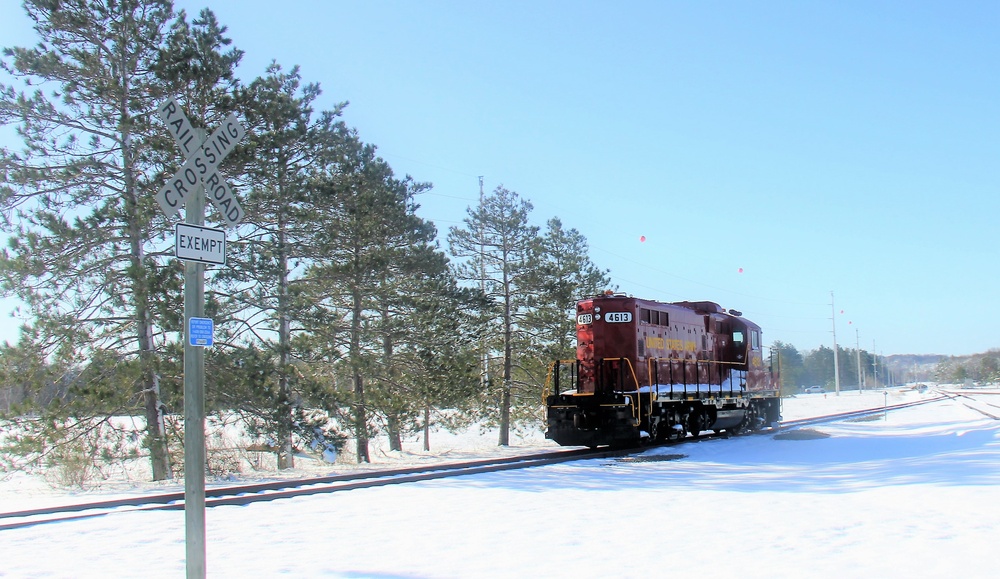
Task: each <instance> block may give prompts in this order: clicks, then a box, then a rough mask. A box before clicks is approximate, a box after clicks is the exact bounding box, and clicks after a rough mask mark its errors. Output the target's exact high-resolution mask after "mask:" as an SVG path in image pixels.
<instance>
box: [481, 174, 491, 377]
mask: <svg viewBox="0 0 1000 579" xmlns="http://www.w3.org/2000/svg"><path fill="white" fill-rule="evenodd" d="M485 201H486V196H485V195H484V193H483V176H482V175H480V176H479V211H480V213H481V215H482V217H485V216H486V214H485V206H484V203H485ZM484 235H485V231H484V230H483V220H482V219H480V220H479V289H480V290H481V291H482V292H483V295H486V248H485V246H484V240H483V236H484ZM489 385H490V350H489V344H488V342H487V340H486V338H485V337H484V338H483V372H482V378H481V379H480V387H481V388H482V389H483V392H486V390H487V388H489Z"/></svg>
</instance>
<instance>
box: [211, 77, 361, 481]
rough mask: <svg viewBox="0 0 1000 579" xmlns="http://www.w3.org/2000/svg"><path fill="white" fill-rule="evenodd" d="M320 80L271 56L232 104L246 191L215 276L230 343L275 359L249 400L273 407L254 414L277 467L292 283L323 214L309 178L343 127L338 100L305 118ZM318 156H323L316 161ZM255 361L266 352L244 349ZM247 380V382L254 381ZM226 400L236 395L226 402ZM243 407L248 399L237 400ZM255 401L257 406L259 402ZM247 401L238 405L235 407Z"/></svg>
mask: <svg viewBox="0 0 1000 579" xmlns="http://www.w3.org/2000/svg"><path fill="white" fill-rule="evenodd" d="M319 95H320V88H319V85H317V84H314V83H311V84H306V85H304V86H303V85H302V81H301V77H300V74H299V70H298V67H294V68H292V69H291V70H290V71H289V72H287V73H286V72H284V71H283V70H282V68H281V66H279V65H278V64H277V63H273V64H271V65H270V66H269V67H268V70H267V74H266V75H265V76H263V77H260V78H258V79H256V80H254V81H253V82H251V83H250V85H249V86H248V87H247V88H246V89H245V90H243V91H241V95H240V98H239V108H240V110H242V111H244V113H245V115H246V120H247V123H248V125H249V126H248V134H250V135H251V136H248V139H247V143H245V145H244V146H243V147H241V148H240V149H239V150H238V151H237V153H234V155H235V157H236V160H235V161H234V162H238V163H243V166H244V167H245V173H246V179H247V181H246V185H247V188H248V189H249V191H248V194H247V196H246V199H245V201H244V202H243V206H244V208H245V209H246V213H247V218H246V223H245V225H244V227H243V229H242V230H241V233H242V235H241V239H240V241H239V242H238V243H235V244H233V246H232V248H231V251H230V254H229V256H228V259H227V261H228V264H227V268H226V269H225V271H223V272H220V274H219V276H218V280H219V282H220V283H221V284H223V287H225V288H226V291H227V295H226V296H225V297H224V300H223V301H224V302H225V303H224V304H223V305H222V306H221V307H223V308H224V310H225V313H224V316H225V320H226V323H228V324H229V325H230V327H231V328H232V329H231V332H232V338H231V339H232V341H233V342H234V344H237V345H239V347H247V346H250V347H253V348H261V349H263V350H265V351H266V352H270V353H272V354H273V356H274V360H273V362H272V363H273V367H271V370H269V374H268V375H269V376H271V377H273V379H274V380H275V381H276V384H275V385H274V386H273V387H274V388H275V390H274V391H273V392H272V391H271V388H272V386H271V385H270V384H264V383H261V384H260V386H261V390H260V391H259V392H258V396H256V397H254V399H255V400H257V399H260V397H262V396H263V397H268V398H270V399H271V400H272V401H273V405H274V409H271V408H266V409H265V410H263V411H262V413H259V414H256V415H255V416H257V417H258V418H259V419H260V420H262V421H263V422H262V424H265V425H267V426H265V427H263V430H265V431H269V432H268V434H269V435H270V436H271V437H273V438H274V439H275V442H276V445H277V448H278V466H279V468H292V467H293V466H294V464H293V446H294V444H293V437H294V435H295V434H297V433H301V432H302V426H303V425H302V422H301V421H300V420H298V419H297V416H298V415H299V413H300V411H301V408H302V391H301V387H302V385H301V384H298V383H297V380H298V378H299V377H300V375H301V373H300V372H298V371H296V369H295V368H294V361H295V356H294V352H293V350H292V344H293V333H294V332H295V331H296V330H297V326H296V325H295V321H296V319H297V318H298V317H299V314H298V311H299V310H298V309H297V305H296V302H295V299H294V293H295V288H294V286H295V285H296V284H297V283H299V281H300V278H301V273H302V270H303V269H304V268H305V267H306V266H307V265H308V264H309V263H310V262H311V260H312V259H313V257H314V256H313V255H312V253H311V252H312V248H313V247H314V245H315V244H314V241H313V239H314V237H315V235H316V234H317V233H318V231H320V230H321V225H320V224H323V223H325V222H326V221H327V220H328V219H329V215H328V214H325V213H323V211H326V210H328V209H329V208H328V207H324V206H323V205H322V204H317V203H316V202H315V200H314V199H312V198H311V195H312V185H311V183H312V181H313V179H315V178H316V173H317V172H318V171H320V170H321V169H322V168H324V167H326V168H329V167H330V166H332V165H333V164H335V162H334V161H329V160H328V159H336V158H337V157H338V156H339V155H340V153H339V148H340V147H341V144H340V143H341V142H342V141H343V140H344V138H345V135H346V128H345V127H344V125H343V123H342V122H341V121H339V120H338V117H339V116H340V114H341V110H342V108H343V106H344V105H343V104H341V105H338V106H337V107H335V108H334V109H333V110H332V111H325V112H322V113H320V114H319V115H316V116H315V117H314V115H313V108H312V107H313V103H314V101H315V100H316V99H317V98H318V97H319ZM324 160H327V161H324ZM248 353H251V354H252V355H253V356H254V358H255V359H261V358H264V359H266V358H267V357H268V356H266V355H263V354H262V353H260V352H257V351H256V350H248ZM255 383H256V382H255ZM234 403H238V401H236V400H234ZM245 406H246V407H247V408H249V407H251V406H253V405H252V404H247V405H245ZM261 407H262V408H263V406H261ZM245 410H246V408H244V411H245Z"/></svg>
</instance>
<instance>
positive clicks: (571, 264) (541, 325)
mask: <svg viewBox="0 0 1000 579" xmlns="http://www.w3.org/2000/svg"><path fill="white" fill-rule="evenodd" d="M531 285H532V286H534V287H536V288H538V292H537V294H536V295H535V296H534V301H533V302H532V304H531V305H532V308H531V310H530V311H529V313H528V314H527V319H526V325H527V326H528V327H529V328H531V330H532V332H533V335H534V341H535V343H536V344H537V346H538V352H539V355H540V359H541V360H542V363H543V364H544V365H546V366H547V365H549V364H550V363H551V362H552V361H554V360H558V359H575V358H576V302H577V301H578V300H579V299H581V298H583V297H586V296H592V295H596V294H598V293H601V292H603V291H604V290H607V289H611V288H610V287H609V286H610V285H611V279H610V278H609V277H608V272H607V270H604V271H602V270H600V269H598V267H597V266H596V265H594V263H593V262H592V261H591V260H590V255H589V247H588V245H587V239H586V238H585V237H584V236H583V235H582V234H581V233H580V232H579V231H577V230H576V229H569V230H567V229H564V228H563V224H562V221H561V220H560V219H559V218H558V217H553V218H552V219H549V221H548V223H547V229H546V232H545V235H544V236H542V237H541V238H540V239H539V246H538V249H537V262H536V267H535V268H534V269H533V271H532V272H531Z"/></svg>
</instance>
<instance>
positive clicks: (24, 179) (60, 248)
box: [0, 0, 177, 480]
mask: <svg viewBox="0 0 1000 579" xmlns="http://www.w3.org/2000/svg"><path fill="white" fill-rule="evenodd" d="M24 6H25V9H26V11H27V14H28V16H29V17H30V18H31V20H32V21H33V22H34V23H35V29H36V30H37V32H38V34H39V36H40V40H41V42H40V43H39V44H38V45H37V46H36V47H34V48H10V49H6V50H5V51H4V55H5V57H6V58H5V60H4V62H3V69H4V70H5V71H6V72H7V73H9V74H10V75H11V76H12V77H14V78H15V79H20V80H23V81H24V83H25V86H27V87H36V88H34V89H29V90H33V92H17V91H16V90H15V89H14V88H13V87H12V86H0V122H3V123H13V122H16V123H18V125H19V126H18V133H19V135H20V137H21V138H22V139H23V141H24V143H25V149H24V150H23V151H22V152H20V153H14V152H11V151H8V150H6V149H4V150H3V151H2V152H0V173H2V174H3V176H4V181H5V184H4V185H3V186H2V190H0V207H2V208H3V210H4V216H5V220H4V222H3V229H4V231H5V232H7V233H9V234H10V236H11V239H10V246H9V248H8V249H7V250H5V251H4V253H3V255H2V257H0V271H2V275H3V289H4V291H5V293H7V294H13V295H16V296H17V297H19V298H20V299H21V300H22V301H23V302H25V303H26V304H28V306H29V307H30V308H31V310H32V312H31V313H32V315H33V316H34V319H33V321H32V322H31V328H30V330H29V331H28V332H25V334H24V336H25V339H31V340H32V341H33V343H34V344H35V347H37V348H39V349H40V350H39V351H40V352H54V351H56V350H59V351H60V352H61V355H60V356H58V359H60V360H61V361H62V363H64V364H65V365H66V370H67V371H69V370H70V369H71V368H72V367H73V366H82V365H83V364H84V363H85V362H86V359H87V358H88V357H89V356H90V355H91V354H92V353H93V352H94V351H98V350H105V351H109V352H115V353H116V359H118V360H121V361H122V362H123V363H126V362H128V363H132V362H134V363H135V364H136V365H137V367H138V371H137V372H136V373H135V374H134V376H135V378H134V379H131V378H129V380H130V381H131V393H132V396H131V398H130V400H131V401H134V402H138V403H140V404H141V406H142V408H143V409H144V414H145V418H146V440H145V445H146V447H147V448H148V450H149V452H150V457H151V464H152V472H153V478H154V479H156V480H161V479H165V478H169V477H170V476H171V469H170V463H169V456H168V453H167V445H166V438H165V429H164V421H163V413H162V410H163V409H162V403H161V399H160V377H159V374H158V372H157V363H158V362H157V350H158V348H160V347H161V346H162V344H163V343H164V342H165V341H166V340H167V336H166V332H167V331H168V330H170V329H176V328H167V327H164V326H163V325H161V324H160V323H159V322H158V321H157V319H155V317H154V313H155V312H158V311H163V310H166V309H168V308H166V307H165V306H164V305H163V303H162V299H163V297H164V296H167V295H171V294H172V293H173V292H171V291H169V290H171V289H172V285H173V284H174V283H175V282H176V279H177V276H176V271H175V270H174V268H173V266H171V265H169V264H167V263H166V262H165V259H164V256H165V245H166V244H165V243H164V241H165V235H166V231H167V228H166V224H165V222H164V220H163V219H162V218H160V217H158V216H157V212H156V210H155V201H154V193H155V192H156V190H157V188H158V182H157V179H158V178H159V177H160V175H161V174H162V167H161V166H159V165H158V160H159V159H161V158H162V152H158V151H161V150H162V148H158V143H160V142H161V137H159V136H156V134H158V133H159V132H160V131H161V130H162V129H161V128H160V127H158V126H157V121H156V120H154V119H155V116H154V115H153V111H155V109H156V105H157V104H158V103H159V101H160V99H162V98H163V97H164V93H165V88H166V86H165V83H164V82H163V80H161V79H160V78H158V76H157V74H156V72H155V69H156V62H157V59H158V56H159V46H160V43H161V40H162V38H163V34H164V30H165V28H166V26H167V24H168V22H169V19H170V18H171V6H170V2H167V1H165V0H164V1H156V0H119V1H110V0H107V1H100V0H93V1H89V2H81V1H77V2H46V1H41V0H28V1H26V2H25V3H24ZM174 295H176V294H174ZM46 355H47V354H46ZM129 361H132V362H129ZM127 374H128V373H126V375H127ZM123 379H124V378H123ZM116 386H117V387H119V388H121V387H122V386H123V385H121V384H118V385H116Z"/></svg>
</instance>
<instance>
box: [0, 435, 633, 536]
mask: <svg viewBox="0 0 1000 579" xmlns="http://www.w3.org/2000/svg"><path fill="white" fill-rule="evenodd" d="M627 452H629V451H626V450H609V449H604V450H597V451H591V450H590V449H578V448H576V449H570V450H561V451H554V452H545V453H536V454H528V455H521V456H513V457H503V458H496V459H479V460H472V461H463V462H453V463H441V464H434V465H426V466H417V467H407V468H399V469H389V470H378V471H363V472H353V473H347V474H338V475H330V476H322V477H311V478H305V479H289V480H284V481H273V482H266V483H253V484H247V485H233V486H225V487H216V488H212V489H206V491H205V496H206V499H205V506H206V507H214V506H223V505H246V504H249V503H252V502H258V501H269V500H276V499H280V498H289V497H294V496H306V495H312V494H319V493H325V492H335V491H339V490H352V489H358V488H371V487H377V486H385V485H389V484H402V483H407V482H417V481H421V480H433V479H438V478H445V477H451V476H464V475H469V474H479V473H485V472H497V471H502V470H512V469H519V468H530V467H533V466H542V465H546V464H554V463H559V462H567V461H572V460H584V459H589V458H608V457H613V456H619V455H621V454H624V453H627ZM183 509H184V493H182V492H173V493H162V494H154V495H148V496H141V497H128V498H122V499H112V500H107V501H96V502H89V503H79V504H69V505H59V506H54V507H43V508H35V509H25V510H21V511H14V512H6V513H0V519H8V520H12V519H18V520H12V522H8V523H0V531H2V530H7V529H16V528H23V527H29V526H34V525H40V524H44V523H54V522H63V521H72V520H78V519H83V518H95V517H101V516H104V515H108V514H113V513H121V512H135V511H150V510H183Z"/></svg>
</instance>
